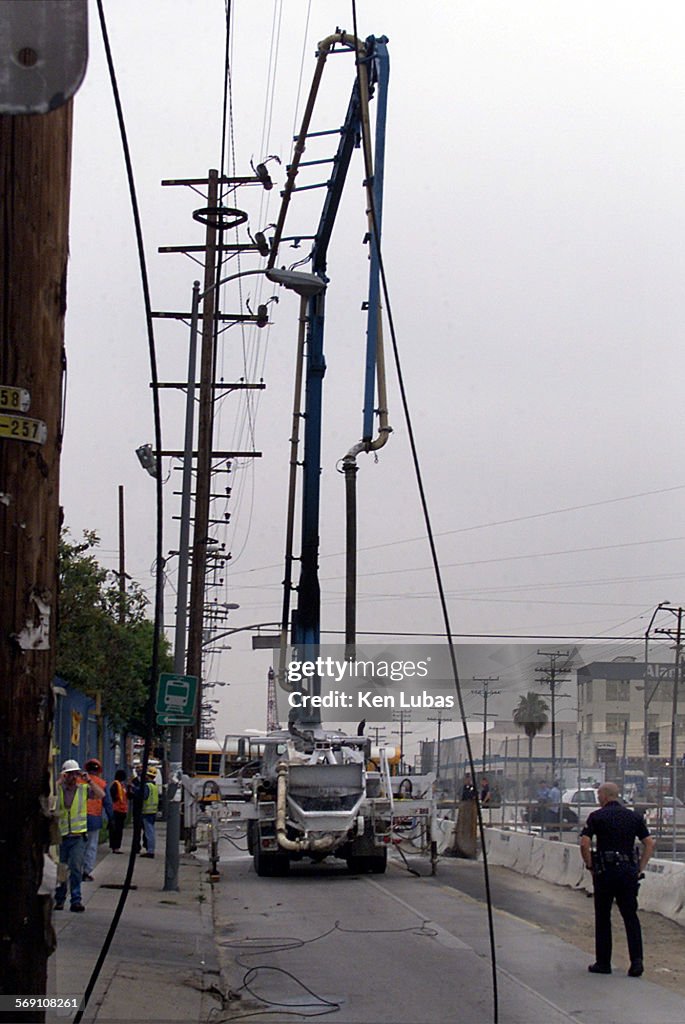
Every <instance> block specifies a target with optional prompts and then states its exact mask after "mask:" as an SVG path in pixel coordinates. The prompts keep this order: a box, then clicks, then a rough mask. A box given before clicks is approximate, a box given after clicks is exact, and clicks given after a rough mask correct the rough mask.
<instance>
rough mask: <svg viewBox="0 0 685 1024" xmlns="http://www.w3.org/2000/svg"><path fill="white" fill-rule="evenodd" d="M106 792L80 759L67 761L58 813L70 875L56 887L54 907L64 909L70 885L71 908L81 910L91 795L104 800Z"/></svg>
mask: <svg viewBox="0 0 685 1024" xmlns="http://www.w3.org/2000/svg"><path fill="white" fill-rule="evenodd" d="M103 795H104V791H103V790H102V789H101V788H100V786H98V785H97V784H96V783H95V782H93V780H92V779H91V778H90V777H89V775H88V773H87V772H84V771H82V770H81V768H80V767H79V763H78V761H74V760H71V759H70V760H67V761H65V762H64V764H63V765H62V771H61V773H60V775H59V778H58V779H57V800H56V808H55V809H56V812H57V820H58V822H59V830H60V835H61V837H62V841H61V843H60V848H59V862H60V865H61V866H62V867H63V870H64V868H65V867H66V870H67V872H68V877H67V878H65V879H64V881H62V882H60V883H59V884H58V885H57V888H56V889H55V910H62V909H63V908H64V903H65V901H66V898H67V885H68V887H69V889H70V892H71V908H70V909H71V910H72V911H73V912H74V913H77V914H78V913H82V912H83V911H84V910H85V907H84V906H83V903H82V902H81V881H82V875H83V858H84V856H85V853H86V842H87V833H88V798H89V797H90V798H91V799H93V798H96V799H102V797H103Z"/></svg>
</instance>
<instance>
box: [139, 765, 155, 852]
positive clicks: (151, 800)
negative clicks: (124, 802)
mask: <svg viewBox="0 0 685 1024" xmlns="http://www.w3.org/2000/svg"><path fill="white" fill-rule="evenodd" d="M156 778H157V769H156V768H148V770H147V782H146V783H145V789H144V791H143V833H144V835H145V846H146V848H147V850H146V852H145V853H144V854H142V856H143V857H154V855H155V822H156V820H157V810H158V808H159V789H158V788H157V783H156V782H155V779H156Z"/></svg>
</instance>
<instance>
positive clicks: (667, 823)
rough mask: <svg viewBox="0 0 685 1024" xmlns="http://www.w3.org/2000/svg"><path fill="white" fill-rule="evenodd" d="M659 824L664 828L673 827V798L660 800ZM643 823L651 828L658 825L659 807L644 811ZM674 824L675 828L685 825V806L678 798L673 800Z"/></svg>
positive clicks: (667, 797)
mask: <svg viewBox="0 0 685 1024" xmlns="http://www.w3.org/2000/svg"><path fill="white" fill-rule="evenodd" d="M661 804H662V806H661V822H662V824H663V825H664V827H671V826H672V825H673V806H674V805H673V797H672V796H663V797H662V798H661ZM645 821H646V822H647V824H648V825H650V826H651V827H654V826H655V825H658V824H659V807H658V806H657V807H649V808H648V809H647V811H645ZM675 823H676V826H678V827H679V826H681V825H685V804H683V801H682V800H681V799H680V797H676V798H675Z"/></svg>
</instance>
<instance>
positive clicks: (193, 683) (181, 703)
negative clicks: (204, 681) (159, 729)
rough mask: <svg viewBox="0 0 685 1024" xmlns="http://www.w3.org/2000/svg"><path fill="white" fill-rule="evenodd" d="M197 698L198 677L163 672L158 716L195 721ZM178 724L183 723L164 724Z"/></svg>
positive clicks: (156, 708)
mask: <svg viewBox="0 0 685 1024" xmlns="http://www.w3.org/2000/svg"><path fill="white" fill-rule="evenodd" d="M196 698H197V676H177V675H174V674H173V673H172V672H162V673H161V675H160V677H159V684H158V686H157V704H156V706H155V710H156V711H157V716H158V718H159V716H160V715H165V716H167V717H173V718H184V719H189V721H190V722H192V721H193V718H194V717H195V700H196ZM162 724H168V725H171V724H176V725H180V724H182V723H179V722H176V723H171V722H168V723H162Z"/></svg>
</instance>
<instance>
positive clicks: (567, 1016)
mask: <svg viewBox="0 0 685 1024" xmlns="http://www.w3.org/2000/svg"><path fill="white" fill-rule="evenodd" d="M365 881H366V882H367V884H368V885H373V886H374V887H375V888H376V889H378V890H379V891H380V892H382V893H383V894H384V895H386V896H389V897H390V899H392V900H394V901H395V903H399V904H400V906H402V907H404V908H405V910H408V911H409V912H410V913H411V914H414V916H415V917H417V918H418V919H419V920H420V921H421V922H422V924H425V925H427V926H428V927H430V928H431V929H432V930H434V931H435V932H436V933H437V934H436V936H435V938H436V939H437V941H438V942H439V943H440V945H441V946H446V947H447V948H448V949H459V950H465V949H468V950H470V951H471V952H472V953H474V955H475V956H478V957H480V954H479V953H478V952H477V951H476V950H475V949H474V948H473V946H470V945H469V944H468V943H466V942H463V941H462V940H461V939H459V938H457V936H456V935H453V934H452V933H451V932H449V931H447V929H446V928H443V927H442V926H441V925H439V924H437V923H436V922H435V921H433V920H432V919H431V918H427V917H426V916H425V915H424V914H422V913H421V912H420V911H419V910H417V909H416V907H413V906H412V905H411V903H407V902H406V900H403V899H402V898H401V897H400V896H396V895H395V893H393V892H390V890H389V889H386V887H385V886H384V885H381V884H380V882H376V881H374V880H373V879H371V878H367V879H365ZM439 888H440V889H442V890H443V891H445V892H449V893H450V894H451V895H455V894H457V893H458V895H459V896H462V895H465V894H463V893H460V892H458V890H456V889H450V888H449V887H447V886H444V885H441V886H439ZM466 898H467V899H469V900H471V901H472V902H473V903H480V904H482V903H483V902H484V901H482V900H475V899H473V897H471V896H467V897H466ZM493 909H495V908H493ZM496 912H497V913H502V914H506V915H507V916H508V917H511V918H512V920H514V921H517V922H523V923H524V924H528V922H527V921H524V920H523V918H520V917H516V916H515V915H514V914H508V913H507V912H506V911H496ZM532 927H534V928H536V929H537V930H538V931H544V929H543V928H539V926H538V925H532ZM487 959H488V961H490V957H489V956H488V958H487ZM497 974H498V976H501V977H502V978H506V979H507V980H508V981H510V982H513V983H514V984H515V985H518V986H519V988H522V989H524V990H525V991H526V992H528V993H529V995H532V996H534V997H535V998H536V999H539V1000H540V1002H542V1003H544V1004H545V1006H548V1007H549V1008H550V1009H551V1010H554V1012H555V1013H558V1014H559V1015H560V1016H561V1017H562V1018H563V1019H564V1020H568V1021H573V1022H574V1024H578V1017H577V1015H574V1014H573V1013H569V1012H568V1010H564V1009H563V1008H562V1007H561V1006H558V1005H557V1004H556V1003H554V1002H552V1000H551V999H548V998H547V996H544V995H543V994H542V993H541V992H539V991H538V990H537V989H535V988H533V987H532V986H531V985H528V984H527V983H526V982H525V981H522V980H521V979H520V978H517V977H516V975H514V974H511V972H510V971H507V970H506V969H505V968H504V967H500V966H499V965H498V966H497Z"/></svg>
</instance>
